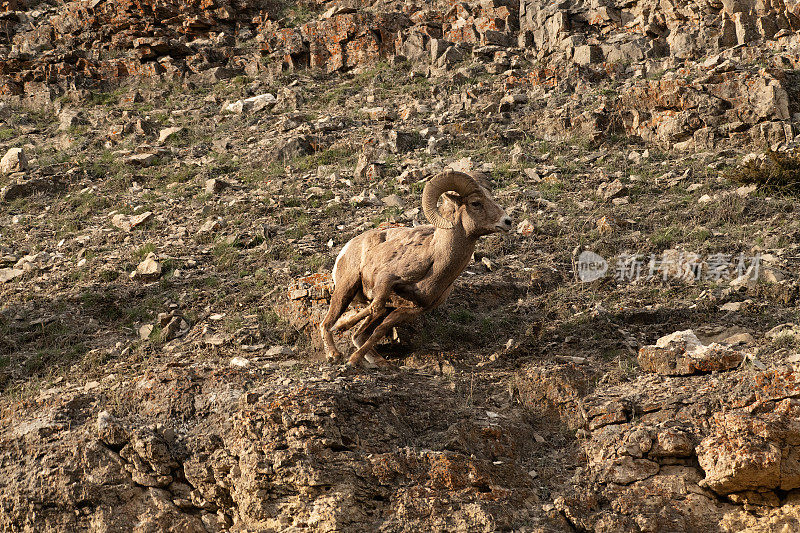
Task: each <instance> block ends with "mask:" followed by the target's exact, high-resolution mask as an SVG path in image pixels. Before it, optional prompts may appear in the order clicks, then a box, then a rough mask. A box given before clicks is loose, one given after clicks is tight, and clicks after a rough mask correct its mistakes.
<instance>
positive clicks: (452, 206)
mask: <svg viewBox="0 0 800 533" xmlns="http://www.w3.org/2000/svg"><path fill="white" fill-rule="evenodd" d="M448 191H454V192H455V194H453V193H450V192H448ZM442 195H444V197H445V200H444V203H443V204H442V207H441V208H438V207H437V203H438V202H439V198H440V197H441V196H442ZM422 210H423V212H424V213H425V218H427V219H428V221H429V222H430V223H431V224H433V225H434V226H436V227H437V228H442V229H452V228H454V227H455V226H456V225H461V226H462V227H463V228H464V231H465V232H466V234H467V235H469V236H472V237H480V236H481V235H488V234H489V233H495V232H498V231H509V230H510V229H511V218H510V217H509V216H508V215H507V214H506V212H505V210H504V209H503V208H502V207H500V205H498V204H497V202H495V201H494V199H493V198H492V196H491V194H490V193H489V190H488V189H487V188H486V187H484V186H482V185H481V184H480V183H478V181H477V180H475V179H474V178H473V177H472V176H470V175H469V174H464V173H463V172H455V171H453V170H446V171H445V172H442V173H441V174H439V175H437V176H436V177H434V178H433V179H431V180H430V181H429V182H428V183H427V184H425V189H424V190H423V192H422Z"/></svg>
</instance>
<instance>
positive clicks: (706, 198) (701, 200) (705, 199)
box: [697, 194, 714, 204]
mask: <svg viewBox="0 0 800 533" xmlns="http://www.w3.org/2000/svg"><path fill="white" fill-rule="evenodd" d="M713 201H714V197H713V196H711V195H709V194H704V195H703V196H701V197H700V198H698V199H697V203H698V204H708V203H711V202H713Z"/></svg>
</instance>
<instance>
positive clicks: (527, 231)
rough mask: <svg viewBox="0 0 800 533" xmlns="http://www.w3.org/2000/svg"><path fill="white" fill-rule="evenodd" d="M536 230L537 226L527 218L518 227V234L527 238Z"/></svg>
mask: <svg viewBox="0 0 800 533" xmlns="http://www.w3.org/2000/svg"><path fill="white" fill-rule="evenodd" d="M535 229H536V226H534V225H533V224H532V223H531V221H530V220H528V219H527V218H526V219H525V220H523V221H522V222H520V223H519V225H518V226H517V233H519V234H520V235H523V236H525V237H530V236H531V235H532V234H533V232H534V230H535Z"/></svg>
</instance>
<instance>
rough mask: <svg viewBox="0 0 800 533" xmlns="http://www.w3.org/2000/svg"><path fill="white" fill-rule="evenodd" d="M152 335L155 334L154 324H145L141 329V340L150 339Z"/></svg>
mask: <svg viewBox="0 0 800 533" xmlns="http://www.w3.org/2000/svg"><path fill="white" fill-rule="evenodd" d="M151 333H153V324H145V325H144V326H142V327H140V328H139V338H140V339H142V340H147V339H149V338H150V334H151Z"/></svg>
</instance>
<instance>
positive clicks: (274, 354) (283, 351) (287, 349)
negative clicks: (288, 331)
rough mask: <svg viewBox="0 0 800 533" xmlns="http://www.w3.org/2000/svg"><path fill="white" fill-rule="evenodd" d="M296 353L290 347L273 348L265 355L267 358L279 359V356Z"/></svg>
mask: <svg viewBox="0 0 800 533" xmlns="http://www.w3.org/2000/svg"><path fill="white" fill-rule="evenodd" d="M293 353H294V352H293V351H292V349H291V348H290V347H288V346H272V347H271V348H270V349H269V350H267V351H266V352H265V353H264V355H266V356H267V357H277V356H279V355H292V354H293Z"/></svg>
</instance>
